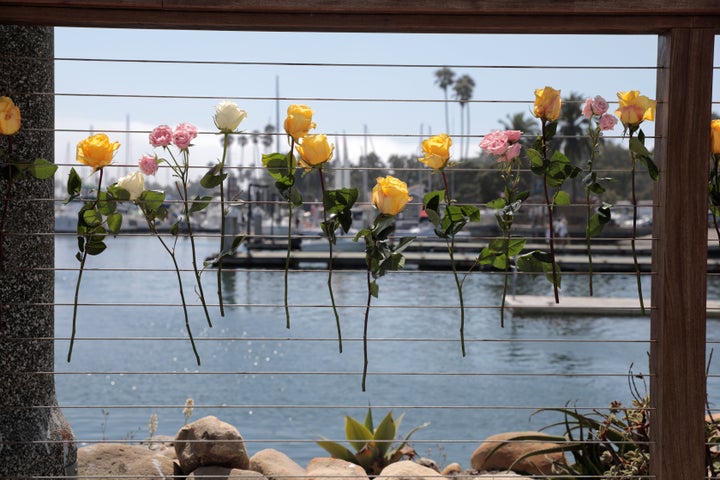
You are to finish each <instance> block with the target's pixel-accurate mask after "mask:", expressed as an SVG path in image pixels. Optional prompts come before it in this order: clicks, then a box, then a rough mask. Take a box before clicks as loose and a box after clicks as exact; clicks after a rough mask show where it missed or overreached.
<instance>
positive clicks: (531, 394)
mask: <svg viewBox="0 0 720 480" xmlns="http://www.w3.org/2000/svg"><path fill="white" fill-rule="evenodd" d="M107 243H108V249H107V250H106V251H105V252H103V253H102V254H101V255H99V256H96V257H90V258H89V260H88V262H87V265H86V271H85V273H84V275H83V280H82V284H81V288H80V295H79V299H78V301H79V308H78V316H77V336H78V340H77V341H76V342H75V346H74V350H73V356H72V360H71V361H70V362H68V361H67V358H66V357H67V354H68V346H69V341H68V340H69V337H70V333H71V327H72V311H73V307H72V305H73V295H74V290H75V283H76V280H77V273H78V272H77V268H78V262H77V260H76V259H75V258H74V256H75V253H76V248H77V242H76V239H75V237H74V236H72V235H62V236H61V235H58V236H57V238H56V260H55V261H56V268H57V272H56V282H55V299H56V304H57V306H56V330H55V335H56V337H57V338H58V340H57V341H56V345H55V349H56V352H55V354H56V372H57V375H56V385H57V394H58V401H59V403H60V405H61V407H63V409H64V413H65V415H66V417H67V418H68V420H69V422H70V424H71V425H72V427H73V429H74V432H75V436H76V438H77V439H78V441H79V442H81V443H87V442H97V441H117V440H124V441H140V440H144V439H146V438H147V437H148V435H149V434H148V421H149V418H150V416H151V414H153V413H155V414H157V416H158V424H159V426H158V431H157V432H156V435H171V436H174V435H175V433H176V432H177V430H178V429H179V428H180V427H181V426H182V425H183V423H184V422H185V418H184V416H183V413H182V410H183V406H184V404H185V402H186V400H187V399H188V398H192V399H193V401H194V404H195V408H194V411H193V415H192V418H191V421H192V420H193V419H197V418H200V417H202V416H205V415H216V416H217V417H219V418H221V419H222V420H224V421H226V422H228V423H231V424H233V425H234V426H236V427H237V428H238V430H239V431H240V432H241V434H242V435H243V437H244V439H245V440H246V444H247V448H248V451H249V453H250V454H251V455H252V454H254V453H256V452H257V451H259V450H262V449H264V448H275V449H278V450H281V451H283V452H285V453H286V454H287V455H289V456H290V457H291V458H293V459H294V460H295V461H296V462H298V463H300V464H303V465H304V464H305V463H306V462H307V461H308V460H310V459H311V458H313V457H315V456H324V455H325V452H324V450H322V449H321V448H320V447H318V446H317V445H316V444H315V443H314V441H315V440H318V439H320V437H321V436H324V437H327V438H329V439H332V440H337V441H341V440H344V426H343V419H344V415H351V416H354V417H356V418H360V417H364V414H365V411H366V410H367V407H368V406H371V407H372V408H373V412H374V415H375V417H376V419H377V420H379V419H380V418H381V416H383V415H384V414H385V412H387V411H388V410H392V411H393V413H394V414H395V416H398V415H400V414H403V413H404V414H405V416H404V418H403V422H402V425H401V427H400V432H399V433H400V434H401V435H404V434H406V433H407V432H408V431H409V430H410V429H411V428H413V427H415V426H417V425H420V424H423V423H426V422H429V423H430V425H429V426H427V427H426V428H424V429H422V430H421V431H419V432H418V433H416V434H415V435H414V436H413V441H412V442H411V443H412V445H413V447H414V448H415V450H416V451H417V453H418V455H420V456H428V457H431V458H433V459H435V460H436V461H437V462H438V463H440V464H447V463H450V462H459V463H460V464H461V465H462V466H463V467H464V468H469V458H470V455H471V453H472V451H473V450H474V449H475V448H476V447H477V446H478V445H479V444H480V443H481V441H482V440H483V439H485V438H486V437H487V436H489V435H493V434H496V433H500V432H505V431H522V430H537V429H540V428H542V427H543V426H545V425H547V424H550V423H554V422H555V421H557V420H558V419H559V418H558V417H557V415H555V416H554V415H552V414H549V413H548V412H545V413H542V414H538V415H532V414H533V412H534V411H535V410H536V409H538V408H542V407H562V406H565V405H570V406H576V407H577V408H580V409H588V408H598V409H604V408H606V407H607V406H608V405H609V403H610V402H611V401H614V400H618V401H621V402H623V403H625V404H629V403H630V401H631V398H632V397H631V394H630V388H629V386H628V376H627V373H628V371H629V370H630V369H632V371H633V372H634V373H643V374H647V372H648V352H649V342H648V338H649V330H650V328H649V318H648V317H640V316H632V317H619V316H616V315H608V316H603V312H602V311H599V312H598V313H597V316H570V315H563V316H559V315H548V314H545V315H539V314H531V313H524V314H522V315H520V314H513V313H511V312H507V314H506V316H505V325H504V327H501V325H500V315H499V310H498V308H497V307H498V305H499V304H500V299H501V293H502V283H503V282H502V276H501V275H498V274H490V273H487V272H473V273H472V274H470V275H468V276H467V278H466V280H465V284H464V294H465V305H466V312H465V315H466V318H465V337H466V355H465V356H463V355H462V350H461V344H460V335H459V328H460V311H459V308H458V300H457V291H456V287H455V283H454V281H453V277H452V274H451V273H450V272H442V271H440V272H438V271H433V272H420V271H416V270H412V269H406V270H405V271H401V272H392V273H390V274H388V275H386V276H385V277H383V278H381V279H379V280H378V284H379V286H380V293H379V298H377V299H373V302H372V309H371V311H370V317H369V326H368V336H369V338H370V341H369V344H368V358H369V364H368V373H369V375H368V379H367V389H366V391H364V392H363V391H362V390H361V372H362V367H363V344H362V334H363V319H364V305H365V301H366V298H367V290H366V283H365V281H366V277H365V272H363V271H352V270H349V271H336V272H334V282H333V285H334V293H335V298H336V302H337V304H338V306H339V313H340V319H341V328H342V336H343V343H342V350H343V351H342V353H339V351H338V339H337V329H336V324H335V319H334V317H333V314H332V310H331V308H330V300H329V295H328V291H327V286H326V281H327V272H326V271H325V270H324V269H322V268H319V269H318V268H315V269H307V270H293V271H290V273H289V275H288V287H289V288H288V302H289V304H290V328H286V318H285V311H284V308H283V294H284V287H283V282H284V272H283V271H282V270H265V269H250V270H243V269H240V270H237V271H232V270H231V271H227V272H224V273H223V275H222V287H223V291H224V302H225V305H226V307H225V316H224V317H222V316H220V313H219V309H218V307H217V296H216V290H217V288H216V287H217V285H216V272H215V270H208V271H205V272H204V273H203V275H202V281H203V286H204V290H205V296H206V298H207V300H208V303H209V304H210V305H209V310H210V315H211V319H212V323H213V326H212V327H209V326H208V324H207V322H206V320H205V318H204V316H203V314H202V308H201V306H200V304H199V301H198V298H197V295H196V294H195V293H194V291H193V282H194V277H193V275H192V271H191V255H190V253H191V252H190V248H189V247H190V245H189V241H188V240H187V239H180V240H179V241H178V244H177V246H176V252H177V255H178V258H179V261H180V264H181V268H183V275H182V277H183V281H184V285H185V291H186V298H187V299H188V303H189V304H190V308H189V312H190V324H191V328H192V331H193V334H194V336H195V339H196V342H197V345H198V350H199V354H200V357H201V360H202V364H201V366H198V365H197V364H196V362H195V357H194V355H193V352H192V349H191V346H190V343H189V341H188V339H187V330H186V327H185V321H184V317H183V312H182V308H181V306H180V296H179V293H178V288H177V280H176V277H175V272H174V270H173V268H172V263H171V261H170V257H169V256H168V255H167V253H166V252H165V251H164V250H163V249H162V247H161V245H160V243H159V242H158V241H157V239H155V238H151V237H147V236H143V235H139V236H122V237H118V238H114V239H108V242H107ZM215 251H217V240H216V239H214V238H198V239H197V252H198V257H199V259H200V260H202V259H204V258H205V257H206V256H208V255H211V254H212V253H213V252H215ZM643 285H644V288H645V295H646V298H649V294H650V277H649V275H646V276H644V278H643ZM594 287H595V295H596V296H598V297H608V298H612V297H632V296H634V295H636V290H635V278H634V277H633V276H632V275H627V274H620V273H614V274H606V275H600V274H598V275H595V277H594ZM511 288H512V289H513V291H515V292H517V293H518V294H532V295H549V294H551V289H550V284H549V283H547V282H546V281H545V280H544V279H541V278H531V277H527V276H520V277H518V278H516V279H513V282H512V285H511ZM511 294H512V292H511ZM572 295H577V296H581V295H582V296H584V295H587V276H585V275H579V274H572V273H568V274H566V275H565V276H564V277H563V289H562V296H572ZM708 296H709V297H713V298H720V281H718V279H717V278H715V277H711V280H710V281H709V285H708ZM561 301H562V298H561ZM611 307H612V305H611V304H610V303H609V304H608V308H611ZM716 322H717V320H709V321H708V342H711V343H710V344H709V345H708V350H710V349H711V348H712V347H713V344H712V343H714V342H718V341H720V330H718V328H717V327H718V325H717V323H716ZM717 371H718V368H717V361H716V362H714V365H711V378H710V380H709V399H710V401H711V403H712V402H713V401H717V399H718V393H720V388H718V382H717V381H716V380H715V378H714V376H715V375H716V373H717ZM635 380H636V383H637V385H638V387H639V388H640V390H642V389H643V388H644V386H643V385H644V384H646V383H647V379H646V378H644V379H640V378H636V379H635Z"/></svg>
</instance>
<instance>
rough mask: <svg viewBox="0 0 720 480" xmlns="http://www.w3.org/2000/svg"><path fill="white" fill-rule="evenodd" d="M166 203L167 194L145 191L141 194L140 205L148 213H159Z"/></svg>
mask: <svg viewBox="0 0 720 480" xmlns="http://www.w3.org/2000/svg"><path fill="white" fill-rule="evenodd" d="M164 201H165V192H162V191H158V190H145V191H143V192H142V193H141V194H140V198H138V203H140V204H141V205H142V207H143V208H144V209H145V210H147V211H148V212H155V211H157V210H158V209H159V208H160V207H161V206H162V204H163V202H164Z"/></svg>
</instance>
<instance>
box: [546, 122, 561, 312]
mask: <svg viewBox="0 0 720 480" xmlns="http://www.w3.org/2000/svg"><path fill="white" fill-rule="evenodd" d="M545 125H546V123H545V121H543V122H542V154H543V160H544V161H545V162H547V154H548V151H547V150H548V145H547V140H546V138H545ZM543 192H544V193H545V205H546V206H547V212H548V225H549V228H548V230H549V234H550V235H549V237H550V238H549V239H550V259H551V261H552V279H553V281H552V284H553V292H554V293H555V303H560V294H559V293H558V286H557V284H558V279H557V266H556V265H555V232H554V228H553V204H552V203H550V195H549V193H548V183H547V173H543Z"/></svg>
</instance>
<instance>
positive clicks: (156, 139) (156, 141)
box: [150, 125, 173, 147]
mask: <svg viewBox="0 0 720 480" xmlns="http://www.w3.org/2000/svg"><path fill="white" fill-rule="evenodd" d="M172 135H173V131H172V128H170V127H168V126H167V125H160V126H158V127H155V129H154V130H153V131H152V132H150V145H152V146H153V147H167V146H168V145H170V144H171V143H172Z"/></svg>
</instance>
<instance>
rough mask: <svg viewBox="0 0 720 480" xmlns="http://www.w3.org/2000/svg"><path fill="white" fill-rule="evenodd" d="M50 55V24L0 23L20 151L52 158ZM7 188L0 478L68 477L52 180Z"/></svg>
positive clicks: (4, 89) (6, 91)
mask: <svg viewBox="0 0 720 480" xmlns="http://www.w3.org/2000/svg"><path fill="white" fill-rule="evenodd" d="M53 55H54V43H53V29H52V28H50V27H25V26H7V25H0V95H5V96H9V97H10V98H12V99H13V101H14V102H15V104H16V105H17V106H18V107H19V108H20V111H21V115H22V118H23V121H22V126H21V129H20V132H19V133H18V134H17V135H16V136H15V137H14V141H13V151H14V152H16V153H18V154H19V155H21V156H22V158H31V159H35V158H38V157H43V158H45V159H47V160H50V161H53V151H54V132H53V128H54V122H55V115H54V108H55V103H54V98H53V96H52V95H51V94H52V93H53V91H54V67H53V60H52V58H53ZM4 140H5V139H4V138H1V139H0V141H2V143H3V145H2V147H3V148H6V145H5V144H4V143H5V142H4ZM7 192H8V182H7V181H5V180H2V179H0V202H5V199H6V198H8V203H7V205H8V208H7V211H6V220H5V228H4V235H3V236H2V238H3V242H2V245H1V246H0V247H1V248H2V249H3V262H2V266H1V267H0V268H1V269H2V271H1V272H0V478H3V479H7V478H32V477H36V476H44V477H56V478H61V477H66V476H71V477H72V476H75V472H76V464H77V460H76V457H77V455H76V453H77V451H76V446H75V443H74V437H73V433H72V429H71V428H70V426H69V425H68V423H67V421H66V420H65V417H64V416H63V414H62V412H61V411H60V409H59V408H58V406H57V397H56V395H55V383H54V381H55V380H54V376H53V370H54V348H53V337H54V331H55V329H54V320H55V319H54V315H53V310H54V309H53V301H54V294H55V290H54V271H53V267H54V258H55V257H54V237H53V231H54V208H53V204H54V202H53V200H52V199H53V182H52V180H43V181H40V180H36V179H34V178H28V179H26V180H22V181H16V182H13V183H12V188H11V190H10V196H9V197H8V196H7ZM0 211H1V210H0Z"/></svg>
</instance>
